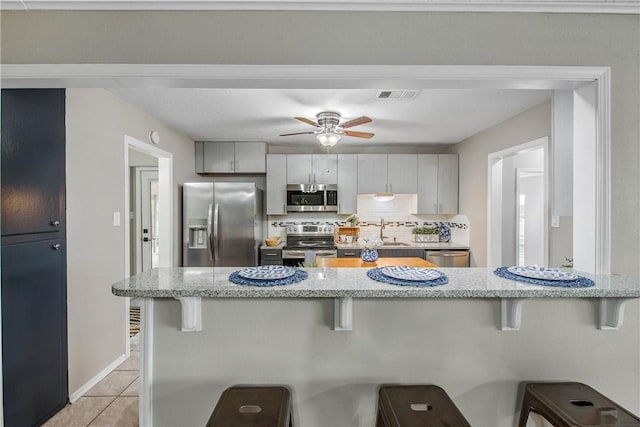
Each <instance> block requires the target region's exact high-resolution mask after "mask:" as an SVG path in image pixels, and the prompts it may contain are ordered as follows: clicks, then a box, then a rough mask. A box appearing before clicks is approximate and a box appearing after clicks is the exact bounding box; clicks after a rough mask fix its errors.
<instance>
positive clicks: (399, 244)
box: [382, 242, 409, 246]
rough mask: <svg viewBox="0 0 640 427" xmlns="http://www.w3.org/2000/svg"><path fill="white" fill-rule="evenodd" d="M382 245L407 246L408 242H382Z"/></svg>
mask: <svg viewBox="0 0 640 427" xmlns="http://www.w3.org/2000/svg"><path fill="white" fill-rule="evenodd" d="M382 246H409V244H408V243H403V242H384V243H383V244H382Z"/></svg>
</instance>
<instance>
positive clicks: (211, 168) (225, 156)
mask: <svg viewBox="0 0 640 427" xmlns="http://www.w3.org/2000/svg"><path fill="white" fill-rule="evenodd" d="M234 161H235V148H234V144H233V142H205V143H204V172H205V173H233V172H234V170H235V169H234V168H235V166H234Z"/></svg>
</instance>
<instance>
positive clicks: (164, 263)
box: [124, 135, 174, 357]
mask: <svg viewBox="0 0 640 427" xmlns="http://www.w3.org/2000/svg"><path fill="white" fill-rule="evenodd" d="M129 149H132V150H135V151H139V152H141V153H144V154H147V155H149V156H152V157H155V158H157V159H158V193H159V194H160V196H159V206H158V217H159V220H160V227H159V230H158V238H160V239H162V240H161V241H162V242H166V243H165V244H163V245H161V246H160V253H159V261H158V266H159V267H172V266H173V252H174V239H173V233H174V223H173V221H174V215H173V198H174V194H173V193H174V191H173V154H172V153H169V152H168V151H165V150H162V149H160V148H158V147H155V146H153V145H151V144H148V143H146V142H143V141H140V140H139V139H136V138H134V137H131V136H129V135H124V212H125V215H126V218H125V221H124V240H125V244H124V267H125V268H124V271H125V274H126V275H128V274H129V271H130V269H131V258H130V252H131V251H130V248H131V234H130V232H131V231H130V223H131V221H130V218H131V205H130V189H131V174H130V166H129ZM130 302H131V301H130V299H129V298H125V319H126V322H125V349H126V356H127V357H129V355H130V354H131V343H130V340H129V332H130V331H129V308H130V305H131V304H130Z"/></svg>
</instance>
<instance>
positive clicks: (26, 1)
mask: <svg viewBox="0 0 640 427" xmlns="http://www.w3.org/2000/svg"><path fill="white" fill-rule="evenodd" d="M0 9H14V10H15V9H21V10H22V9H27V10H36V9H45V10H303V11H304V10H308V11H434V12H545V13H618V14H639V13H640V0H346V1H343V0H277V1H274V0H235V1H228V0H184V1H180V0H66V1H59V0H4V1H3V2H2V3H1V5H0Z"/></svg>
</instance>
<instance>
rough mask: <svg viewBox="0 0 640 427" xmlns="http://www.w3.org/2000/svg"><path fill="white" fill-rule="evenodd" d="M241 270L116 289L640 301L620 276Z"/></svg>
mask: <svg viewBox="0 0 640 427" xmlns="http://www.w3.org/2000/svg"><path fill="white" fill-rule="evenodd" d="M238 269H239V268H238V267H215V268H211V267H209V268H200V267H187V268H184V267H180V268H154V269H152V270H150V271H147V272H144V273H142V274H139V275H137V276H134V277H130V278H127V279H124V280H121V281H119V282H117V283H115V284H114V285H113V286H112V292H113V293H114V294H115V295H117V296H123V297H143V298H165V297H167V298H171V297H189V296H191V297H211V298H336V297H357V298H597V297H627V298H639V297H640V279H639V278H637V277H636V278H631V277H626V276H618V275H599V276H594V275H590V274H585V273H581V272H576V273H578V274H580V275H583V276H587V277H589V278H590V279H592V280H594V281H595V283H596V286H594V287H591V288H555V287H549V286H537V285H529V284H525V283H522V282H516V281H513V280H508V279H503V278H501V277H498V276H496V275H495V274H494V273H493V269H489V268H439V269H438V270H440V271H442V272H444V273H445V274H446V275H447V276H448V278H449V283H448V284H446V285H443V286H434V287H412V286H395V285H389V284H385V283H381V282H376V281H374V280H372V279H369V278H368V277H367V275H366V272H367V268H305V269H304V270H306V271H307V272H309V278H308V279H307V280H304V281H302V282H299V283H294V284H292V285H285V286H273V287H252V286H242V285H236V284H234V283H231V282H229V280H228V278H229V274H231V273H232V272H233V271H236V270H238Z"/></svg>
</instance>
